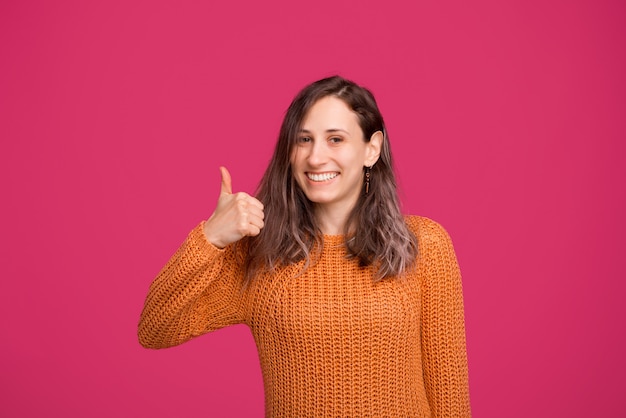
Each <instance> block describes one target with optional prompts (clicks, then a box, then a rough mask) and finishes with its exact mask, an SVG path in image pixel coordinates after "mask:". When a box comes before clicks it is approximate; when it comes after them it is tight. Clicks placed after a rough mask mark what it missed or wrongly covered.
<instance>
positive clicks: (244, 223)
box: [204, 167, 264, 248]
mask: <svg viewBox="0 0 626 418" xmlns="http://www.w3.org/2000/svg"><path fill="white" fill-rule="evenodd" d="M220 173H221V175H222V184H221V188H220V197H219V199H218V200H217V206H216V207H215V211H214V212H213V214H212V215H211V216H210V217H209V219H207V221H206V222H205V223H204V235H205V236H206V238H207V240H208V241H209V242H210V243H211V244H213V245H215V246H216V247H218V248H224V247H226V246H227V245H229V244H232V243H233V242H236V241H239V240H240V239H242V238H243V237H246V236H256V235H259V234H260V233H261V229H262V228H263V226H264V223H263V218H264V214H263V204H262V203H261V202H260V201H259V200H258V199H256V198H254V197H252V196H250V195H249V194H247V193H243V192H240V193H234V194H233V187H232V180H231V177H230V173H229V172H228V170H226V168H225V167H220Z"/></svg>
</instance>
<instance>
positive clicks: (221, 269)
mask: <svg viewBox="0 0 626 418" xmlns="http://www.w3.org/2000/svg"><path fill="white" fill-rule="evenodd" d="M203 226H204V223H202V224H201V225H199V226H197V227H196V228H195V229H193V230H192V231H191V233H190V234H189V236H188V237H187V239H186V240H185V242H184V243H183V244H182V245H181V246H180V248H179V249H178V251H176V253H175V254H174V256H172V258H171V259H170V260H169V261H168V263H167V264H166V265H165V267H164V268H163V270H161V272H160V273H159V275H158V276H157V278H156V279H155V280H154V282H152V284H151V285H150V290H149V292H148V296H147V298H146V301H145V304H144V308H143V312H142V313H141V318H140V320H139V330H138V336H139V342H140V343H141V345H143V346H144V347H146V348H166V347H171V346H175V345H178V344H182V343H183V342H185V341H187V340H189V339H191V338H193V337H196V336H198V335H201V334H204V333H206V332H209V331H213V330H216V329H218V328H222V327H225V326H227V325H231V324H236V323H240V322H242V321H243V317H242V314H241V274H240V273H239V271H238V268H237V267H236V263H235V262H234V254H233V251H232V246H229V247H226V248H224V249H219V248H217V247H215V246H214V245H213V244H211V243H210V242H208V240H207V239H206V237H205V235H204V232H203Z"/></svg>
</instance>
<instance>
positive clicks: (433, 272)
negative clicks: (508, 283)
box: [419, 219, 471, 417]
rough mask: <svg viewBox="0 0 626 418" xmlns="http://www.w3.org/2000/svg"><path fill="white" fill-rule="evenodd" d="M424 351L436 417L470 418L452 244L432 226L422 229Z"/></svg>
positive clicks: (460, 303) (425, 222) (426, 223)
mask: <svg viewBox="0 0 626 418" xmlns="http://www.w3.org/2000/svg"><path fill="white" fill-rule="evenodd" d="M419 238H420V248H419V249H420V263H419V265H420V272H419V273H420V277H421V278H422V280H421V284H422V353H423V367H424V380H425V385H426V392H427V396H428V401H429V404H430V407H431V410H432V413H433V416H434V417H469V416H471V410H470V401H469V384H468V370H467V351H466V346H465V319H464V312H463V289H462V285H461V274H460V271H459V266H458V263H457V259H456V255H455V253H454V249H453V246H452V241H451V240H450V237H449V235H448V233H447V232H446V231H445V230H444V229H443V228H442V227H441V226H440V225H439V224H437V223H436V222H433V221H431V220H428V219H424V220H423V222H422V223H421V225H420V231H419Z"/></svg>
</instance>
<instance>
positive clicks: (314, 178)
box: [306, 173, 339, 181]
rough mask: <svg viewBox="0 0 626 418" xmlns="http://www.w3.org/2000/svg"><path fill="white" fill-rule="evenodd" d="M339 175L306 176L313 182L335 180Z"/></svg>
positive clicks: (310, 174) (307, 174) (309, 174)
mask: <svg viewBox="0 0 626 418" xmlns="http://www.w3.org/2000/svg"><path fill="white" fill-rule="evenodd" d="M338 175H339V173H322V174H314V173H306V176H307V177H308V178H310V179H311V180H313V181H327V180H330V179H334V178H335V177H337V176H338Z"/></svg>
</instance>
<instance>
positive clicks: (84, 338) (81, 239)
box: [0, 0, 626, 417]
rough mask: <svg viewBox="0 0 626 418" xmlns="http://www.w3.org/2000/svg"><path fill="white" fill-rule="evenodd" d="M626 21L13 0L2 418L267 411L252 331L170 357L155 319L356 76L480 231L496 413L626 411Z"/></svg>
mask: <svg viewBox="0 0 626 418" xmlns="http://www.w3.org/2000/svg"><path fill="white" fill-rule="evenodd" d="M246 3H247V4H246ZM625 28H626V5H625V3H624V2H621V1H594V0H588V1H574V0H570V1H565V0H564V1H528V0H523V1H522V0H519V1H504V2H503V1H500V0H493V1H483V0H479V1H472V2H468V1H446V2H434V1H393V0H392V1H382V2H381V1H361V2H356V1H354V2H342V1H339V0H332V1H327V0H322V1H316V2H309V3H302V2H294V1H281V2H252V1H249V2H244V3H239V2H209V1H176V2H174V1H171V2H166V1H107V2H84V1H72V2H69V1H57V2H44V1H23V2H17V1H13V2H10V1H5V2H3V3H2V5H1V6H0V42H1V43H0V58H1V65H0V137H1V139H2V148H1V151H0V174H1V175H0V178H1V179H2V180H1V185H2V186H1V187H2V189H1V196H2V217H1V218H0V219H1V220H0V222H1V223H2V225H1V227H2V229H1V231H2V244H1V245H2V248H1V252H0V254H1V257H2V259H1V260H2V270H1V271H2V279H1V281H0V295H1V296H0V297H1V298H2V303H0V318H2V319H1V322H0V335H1V338H2V340H1V345H0V385H1V387H0V400H1V402H0V415H1V416H3V417H40V416H64V417H113V416H116V417H140V416H151V417H180V416H187V417H192V416H198V417H203V416H206V417H211V416H215V417H241V416H262V414H263V391H262V381H261V374H260V370H259V366H258V359H257V355H256V350H255V347H254V342H253V340H252V338H251V336H250V333H249V331H248V329H247V328H246V327H245V326H236V327H232V328H228V329H224V330H220V331H217V332H216V333H214V334H211V335H207V336H204V337H202V338H199V339H196V340H195V341H192V342H190V343H187V344H184V345H182V346H180V347H177V348H173V349H169V350H162V351H152V350H145V349H143V348H141V347H140V346H139V344H138V342H137V339H136V325H137V320H138V317H139V313H140V311H141V308H142V304H143V300H144V297H145V294H146V291H147V288H148V285H149V283H150V282H151V280H152V279H153V277H154V276H155V275H156V274H157V272H158V271H159V270H160V268H161V266H162V265H163V264H164V263H165V262H166V261H167V259H168V258H169V256H170V255H171V254H172V253H173V252H174V250H175V249H176V248H177V246H178V245H179V244H180V242H182V240H183V239H184V238H185V236H186V234H187V232H188V231H189V230H190V229H191V228H192V227H193V226H195V225H196V224H197V223H198V222H199V221H200V220H201V219H203V218H206V217H207V216H208V215H209V214H210V213H211V211H212V209H213V207H214V204H215V201H216V197H217V194H218V192H219V172H218V166H219V165H221V164H223V165H226V166H227V167H228V168H229V169H230V171H231V173H232V175H233V182H234V188H235V189H236V190H243V191H248V192H253V191H254V188H255V186H256V184H257V182H258V180H259V178H260V176H261V174H262V172H263V170H264V168H265V166H266V164H267V162H268V158H269V156H270V154H271V150H272V147H273V144H274V140H275V138H276V136H277V132H278V128H279V124H280V121H281V118H282V116H283V114H284V111H285V109H286V108H287V106H288V104H289V102H290V101H291V99H292V98H293V96H294V95H295V94H296V92H297V91H298V90H299V89H300V88H302V87H303V86H304V85H305V84H307V83H309V82H311V81H313V80H316V79H318V78H321V77H323V76H328V75H332V74H335V73H339V74H341V75H344V76H346V77H348V78H352V79H354V80H355V81H357V82H359V83H361V84H364V85H366V86H368V87H370V88H371V89H372V90H373V91H374V93H375V94H376V96H377V98H378V100H379V104H380V107H381V109H382V111H383V114H384V115H385V117H386V121H387V124H388V127H389V132H390V137H391V141H392V147H393V151H394V153H395V157H396V163H397V171H398V175H399V179H400V183H401V186H402V198H403V202H404V207H405V211H406V212H409V213H415V214H421V215H425V216H428V217H431V218H433V219H435V220H437V221H439V222H440V223H442V224H443V225H444V226H445V227H446V228H447V229H448V231H449V232H450V234H451V235H452V237H453V239H454V242H455V246H456V250H457V253H458V257H459V261H460V264H461V268H462V271H463V275H464V289H465V297H466V300H465V302H466V321H467V339H468V355H469V361H470V381H471V396H472V406H473V411H474V415H475V416H476V417H530V416H533V417H555V416H567V417H586V416H614V417H615V416H624V414H625V413H626V397H625V396H624V393H625V389H626V388H625V384H624V375H626V360H625V359H626V356H625V355H624V353H625V352H626V332H625V331H626V330H625V327H624V319H625V318H626V315H625V312H624V307H623V305H624V294H625V292H626V281H625V280H624V279H625V278H626V277H625V276H626V275H625V268H624V262H623V260H624V256H623V254H622V253H623V252H624V250H625V248H626V246H625V244H624V239H625V237H626V222H625V221H624V213H625V212H626V204H625V203H626V185H625V180H626V172H625V168H624V162H625V157H626V155H625V154H626V152H625V145H624V142H625V139H626V135H625V134H626V123H625V119H626V118H625V116H626V82H625V80H626V77H625V76H624V74H626V59H625V58H626V42H625V40H626V36H625Z"/></svg>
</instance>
